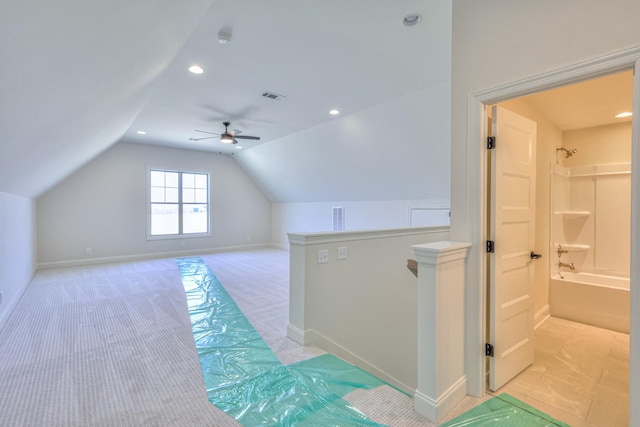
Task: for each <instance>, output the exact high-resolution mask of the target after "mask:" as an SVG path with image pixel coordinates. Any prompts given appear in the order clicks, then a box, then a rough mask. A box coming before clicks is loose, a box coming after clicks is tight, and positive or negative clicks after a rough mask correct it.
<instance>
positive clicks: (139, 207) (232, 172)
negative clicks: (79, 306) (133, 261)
mask: <svg viewBox="0 0 640 427" xmlns="http://www.w3.org/2000/svg"><path fill="white" fill-rule="evenodd" d="M148 167H153V168H166V169H172V170H186V171H194V172H208V173H210V174H211V175H210V180H211V194H212V198H211V212H212V218H211V224H212V226H211V229H212V234H213V235H212V236H211V237H201V238H184V239H178V240H175V239H169V240H147V234H146V233H147V207H146V203H147V168H148ZM37 219H38V262H39V264H45V265H46V264H48V263H54V264H55V263H58V264H59V263H69V262H72V263H73V262H83V261H91V260H92V261H96V260H105V259H106V260H109V259H113V258H115V259H118V258H126V257H137V256H152V255H161V254H175V253H179V252H181V251H185V252H189V251H207V250H213V249H217V248H229V247H236V246H243V245H253V244H268V243H270V241H271V228H270V227H271V204H270V202H269V200H268V199H267V198H266V197H265V196H264V195H263V194H262V193H261V191H260V190H259V189H258V188H257V187H256V186H255V185H254V184H253V183H252V182H251V180H250V179H249V178H248V177H247V176H246V175H245V174H244V172H242V170H241V169H240V168H239V167H238V166H237V164H236V163H235V162H234V161H233V159H232V158H231V157H230V156H226V155H220V154H214V153H208V152H198V151H191V150H180V149H173V148H166V147H156V146H151V145H143V144H133V143H126V142H120V143H118V144H116V145H115V146H113V147H112V148H110V149H109V150H107V151H106V152H104V153H103V154H102V155H100V156H99V157H98V158H96V159H95V160H93V161H92V162H90V163H89V164H87V165H86V166H84V167H83V168H82V169H80V170H79V171H77V172H76V173H75V174H73V175H72V176H70V177H69V178H67V179H66V180H64V181H63V182H62V183H60V184H59V185H58V186H56V187H55V188H53V189H52V190H50V191H49V192H47V193H46V194H45V195H43V196H42V197H40V198H39V199H38V201H37ZM85 248H91V250H92V254H91V255H85Z"/></svg>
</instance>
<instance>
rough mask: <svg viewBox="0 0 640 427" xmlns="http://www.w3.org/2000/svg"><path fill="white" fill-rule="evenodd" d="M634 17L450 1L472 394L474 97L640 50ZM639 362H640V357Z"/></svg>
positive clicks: (478, 140) (550, 4)
mask: <svg viewBox="0 0 640 427" xmlns="http://www.w3.org/2000/svg"><path fill="white" fill-rule="evenodd" d="M637 16H640V2H630V1H627V0H611V1H607V2H601V1H596V0H588V1H584V0H565V1H562V2H556V1H552V0H543V1H536V2H522V1H517V2H514V1H512V0H488V1H483V2H477V1H475V0H454V1H453V38H452V52H453V53H452V81H451V86H452V98H451V99H452V105H451V112H452V117H451V120H452V123H451V125H452V126H451V129H452V133H451V144H452V146H451V150H452V154H453V155H452V162H451V167H452V170H451V173H452V180H451V238H452V239H453V240H458V241H468V242H471V243H472V244H473V247H472V249H471V252H470V254H469V258H468V268H469V270H468V274H467V278H468V280H467V282H468V283H467V292H468V293H467V295H466V296H467V314H468V318H469V319H470V320H469V321H468V322H467V324H466V327H467V334H466V336H467V338H468V341H467V348H469V349H470V350H469V352H468V353H467V359H466V362H467V367H468V369H469V370H470V371H473V374H472V375H473V377H472V378H470V381H469V385H470V390H471V392H472V393H473V394H475V395H478V394H481V393H482V391H483V390H484V386H483V383H484V379H483V378H482V375H478V373H479V372H481V371H482V370H483V359H482V358H480V357H479V356H477V355H475V353H474V351H473V350H474V349H475V348H479V347H480V346H481V345H482V340H483V337H482V328H478V326H477V322H478V319H480V318H481V314H482V304H481V303H482V299H483V295H482V292H481V291H480V289H482V286H481V283H482V278H481V277H479V274H480V272H481V271H482V267H481V262H482V261H481V260H482V259H483V255H482V253H481V248H482V245H481V240H482V231H481V230H482V226H481V218H482V215H483V213H482V212H481V211H480V207H481V196H482V194H483V193H482V191H483V188H482V180H481V171H482V161H481V158H480V153H481V152H482V148H481V147H482V145H481V144H482V137H481V136H480V135H479V132H478V131H479V130H480V129H481V126H482V121H481V118H480V115H481V114H480V112H478V111H477V107H476V105H477V102H478V101H477V99H478V98H477V97H476V94H479V93H481V92H483V91H490V90H493V89H494V88H498V87H499V88H501V89H502V93H503V94H505V93H511V92H510V89H509V88H510V87H511V86H509V85H512V84H514V83H519V82H521V81H523V80H524V79H525V78H529V77H532V76H538V75H541V74H543V73H548V72H551V71H554V70H560V69H565V70H566V69H567V68H568V67H569V66H571V65H576V64H580V63H582V62H584V61H588V60H591V59H595V58H604V57H608V56H609V55H611V54H613V53H616V52H620V51H622V50H625V49H627V50H628V49H631V48H634V47H640V27H639V26H638V25H637V20H636V17H637ZM547 81H550V80H547ZM538 84H539V85H540V84H541V83H538ZM519 94H522V93H519ZM478 96H479V95H478ZM494 96H496V97H497V98H500V96H499V95H494ZM493 100H494V101H495V100H499V99H493ZM476 136H477V137H476ZM633 299H634V298H633V296H632V304H633ZM638 301H639V302H640V299H639V300H638ZM632 331H633V325H632ZM634 349H635V350H636V354H638V353H640V346H634V341H633V339H632V354H633V352H634ZM639 356H640V355H639ZM636 360H637V362H636V363H637V364H639V365H640V357H638V358H636ZM632 372H633V364H632ZM631 390H632V395H633V393H634V392H635V393H636V394H635V395H636V396H637V395H638V394H640V382H638V385H635V384H634V382H633V381H632V384H631ZM634 420H637V421H640V416H638V417H635V418H633V417H632V424H633V421H634Z"/></svg>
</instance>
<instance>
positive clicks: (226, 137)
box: [189, 122, 260, 144]
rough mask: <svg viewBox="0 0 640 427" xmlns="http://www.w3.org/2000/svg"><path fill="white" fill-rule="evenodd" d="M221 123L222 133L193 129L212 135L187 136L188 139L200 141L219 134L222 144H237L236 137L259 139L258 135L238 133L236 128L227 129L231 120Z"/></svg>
mask: <svg viewBox="0 0 640 427" xmlns="http://www.w3.org/2000/svg"><path fill="white" fill-rule="evenodd" d="M222 124H223V125H224V133H213V132H207V131H206V130H198V129H194V130H195V131H196V132H201V133H208V134H209V135H213V136H205V137H202V138H189V141H202V140H204V139H210V138H215V137H216V136H220V142H222V143H223V144H237V143H238V139H252V140H254V141H259V140H260V137H259V136H249V135H240V133H241V132H242V131H239V130H237V129H236V130H232V131H229V126H230V125H231V122H223V123H222Z"/></svg>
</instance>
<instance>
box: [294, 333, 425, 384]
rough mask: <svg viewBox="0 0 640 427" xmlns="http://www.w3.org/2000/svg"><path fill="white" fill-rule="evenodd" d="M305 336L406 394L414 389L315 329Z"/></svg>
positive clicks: (327, 350) (325, 349)
mask: <svg viewBox="0 0 640 427" xmlns="http://www.w3.org/2000/svg"><path fill="white" fill-rule="evenodd" d="M307 336H308V337H312V343H313V344H315V345H317V346H318V347H320V348H321V349H323V350H324V351H326V352H328V353H331V354H333V355H334V356H337V357H339V358H340V359H342V360H344V361H345V362H348V363H351V364H352V365H355V366H357V367H358V368H360V369H363V370H364V371H367V372H368V373H370V374H371V375H375V376H376V377H378V378H380V379H381V380H383V381H384V382H386V383H388V384H390V385H392V386H393V387H395V388H397V389H399V390H401V391H403V392H404V393H406V394H408V395H413V392H414V391H415V386H411V385H408V384H405V383H403V382H402V381H399V380H398V379H397V378H395V377H394V376H392V375H390V374H388V373H387V372H385V371H383V370H381V369H379V368H377V367H376V366H375V365H373V364H371V363H369V362H368V361H367V360H365V359H364V358H362V357H360V356H358V355H357V354H355V353H353V352H351V351H350V350H348V349H346V348H345V347H343V346H341V345H340V344H338V343H336V342H335V341H332V340H331V339H329V338H327V337H325V336H324V335H322V334H319V333H318V332H316V331H313V330H310V331H307Z"/></svg>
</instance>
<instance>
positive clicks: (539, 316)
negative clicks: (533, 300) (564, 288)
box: [533, 304, 551, 329]
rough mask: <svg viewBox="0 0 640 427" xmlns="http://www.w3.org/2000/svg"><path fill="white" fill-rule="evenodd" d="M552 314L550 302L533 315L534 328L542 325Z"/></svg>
mask: <svg viewBox="0 0 640 427" xmlns="http://www.w3.org/2000/svg"><path fill="white" fill-rule="evenodd" d="M549 316H551V313H550V311H549V304H547V305H545V306H544V307H542V309H541V310H540V311H538V312H537V313H536V314H534V315H533V329H538V326H540V325H542V323H543V322H544V321H545V320H547V319H548V318H549Z"/></svg>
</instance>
